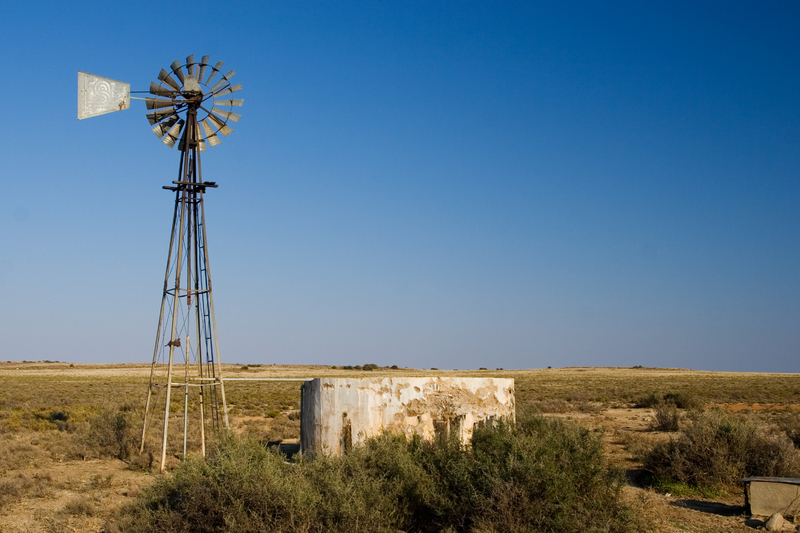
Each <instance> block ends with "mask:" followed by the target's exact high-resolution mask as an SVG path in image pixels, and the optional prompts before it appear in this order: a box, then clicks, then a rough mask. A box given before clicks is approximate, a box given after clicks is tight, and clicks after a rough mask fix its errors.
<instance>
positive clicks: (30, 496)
mask: <svg viewBox="0 0 800 533" xmlns="http://www.w3.org/2000/svg"><path fill="white" fill-rule="evenodd" d="M623 370H624V371H623ZM149 372H150V365H77V364H75V365H70V364H68V363H21V362H6V363H0V382H2V383H0V386H2V385H3V383H5V384H6V388H7V387H8V386H9V385H13V384H14V383H17V382H21V381H24V382H25V383H26V387H29V384H30V383H39V384H43V383H47V384H48V385H47V386H48V387H50V389H47V390H57V389H58V387H59V384H60V383H67V382H68V383H69V384H70V386H72V387H76V386H78V385H76V384H84V385H85V387H87V388H88V392H87V394H88V395H89V396H88V398H89V399H88V400H82V401H86V402H91V401H97V402H103V401H105V400H107V398H104V397H103V396H102V395H98V394H99V393H96V392H95V391H98V390H100V388H99V386H100V384H102V383H105V382H108V381H109V380H110V381H111V382H114V383H128V382H130V383H131V384H132V386H133V387H134V390H141V394H142V399H143V398H144V394H145V391H146V388H145V387H146V383H147V378H148V375H149ZM637 372H638V373H637ZM382 373H387V375H398V376H399V375H422V374H425V375H431V374H433V375H436V374H446V375H453V374H458V375H481V376H488V375H500V376H502V377H514V378H515V379H516V380H517V407H518V410H519V409H520V408H523V407H524V406H525V405H528V404H535V403H536V402H539V403H540V404H541V405H543V404H544V403H545V402H553V401H559V402H562V404H563V405H564V406H565V408H564V409H562V410H563V411H564V412H559V413H555V414H550V415H547V416H558V417H561V418H565V419H569V420H573V421H575V422H577V423H579V424H582V425H584V426H586V427H588V428H590V429H591V430H592V431H595V432H596V433H597V434H598V435H599V436H600V437H601V438H602V442H603V444H604V447H605V450H606V452H607V455H608V457H609V460H610V461H611V462H613V463H614V464H616V465H619V466H621V467H623V468H624V469H626V471H627V472H628V473H629V479H630V482H629V485H628V486H627V487H626V489H625V492H624V498H625V499H626V501H628V502H629V503H630V504H631V505H632V506H633V507H634V508H635V509H636V512H637V513H639V514H640V515H641V516H642V518H643V523H646V524H649V527H648V530H650V531H656V532H670V533H671V532H697V533H700V532H703V533H705V532H723V531H728V532H750V531H755V530H756V529H758V528H763V522H762V521H761V520H759V518H763V517H755V518H751V517H747V516H745V515H744V514H743V508H742V506H743V504H744V495H743V493H741V492H737V493H733V494H729V495H725V496H719V497H715V498H713V499H711V500H706V499H703V498H699V497H698V498H685V497H677V496H673V495H671V494H660V493H657V492H655V491H653V490H650V489H647V488H642V487H641V486H639V485H638V483H637V472H638V471H639V469H640V468H641V464H640V461H639V459H638V456H639V454H640V453H641V452H642V450H644V449H646V448H647V446H649V445H651V444H652V443H654V442H656V441H659V440H665V439H669V438H674V437H675V435H676V434H668V433H662V432H654V431H651V429H650V422H651V419H652V416H653V414H652V411H651V410H649V409H634V408H632V400H631V398H630V397H629V396H630V394H631V393H635V392H637V391H639V390H641V391H647V390H681V389H687V388H692V387H697V386H698V383H703V384H704V385H703V386H704V387H705V389H704V390H707V391H711V392H709V393H708V394H709V396H708V397H706V398H705V401H706V402H707V403H708V404H710V405H716V406H722V407H723V408H729V409H731V410H737V411H741V410H746V409H749V410H751V411H758V410H764V409H786V408H787V407H788V408H791V409H795V410H797V409H800V405H798V404H799V403H800V402H798V401H797V397H798V395H799V394H800V393H798V392H797V389H798V387H797V385H798V384H800V380H799V379H798V377H799V376H798V375H796V374H794V375H791V374H790V375H774V374H772V375H770V374H762V375H754V374H733V373H709V372H694V371H686V370H676V369H642V370H641V371H635V370H631V369H548V370H531V371H525V370H523V371H483V372H479V371H427V370H415V369H398V370H392V371H389V370H388V369H386V372H384V369H381V370H379V371H376V372H370V373H369V374H368V375H369V376H377V375H381V374H382ZM324 375H361V374H358V373H354V372H352V371H347V372H344V371H342V370H341V369H333V368H331V367H320V366H299V365H298V366H278V365H250V366H245V365H226V366H225V376H259V377H315V376H324ZM759 376H760V377H759ZM759 379H762V380H763V381H764V383H770V384H771V386H772V390H785V391H787V392H785V394H784V396H780V397H776V395H775V394H773V395H772V396H771V397H764V396H758V395H756V397H755V398H756V399H761V400H766V401H764V402H762V403H759V402H753V401H752V399H753V398H752V397H744V396H743V395H745V392H737V391H740V390H741V391H746V390H747V389H748V388H750V387H752V386H753V383H756V386H759V385H758V383H759V381H758V380H759ZM25 380H28V381H25ZM31 380H32V381H31ZM114 380H122V381H117V382H115V381H114ZM754 380H755V381H754ZM643 383H644V385H643ZM632 384H635V385H632ZM659 384H661V385H659ZM776 384H777V385H776ZM250 386H251V387H252V386H253V385H250ZM637 387H638V389H637ZM658 387H661V388H660V389H659V388H658ZM665 387H666V388H665ZM295 388H297V389H299V383H293V384H292V385H291V388H290V389H288V390H289V392H283V393H282V394H285V395H287V396H286V398H282V399H281V402H280V403H278V404H276V405H278V406H279V407H278V409H279V410H281V411H283V412H284V413H285V412H288V411H287V410H286V409H287V408H289V409H294V407H295V403H296V400H295V399H293V396H292V394H294V392H293V391H294V389H295ZM112 389H113V387H112ZM631 389H635V390H633V391H632V390H631ZM791 389H794V392H793V391H792V390H791ZM81 390H83V389H81ZM231 390H232V392H231V396H232V399H233V400H234V401H239V402H240V405H244V404H245V401H244V399H242V400H237V397H236V394H235V389H234V387H231ZM575 391H579V392H575ZM587 391H588V392H587ZM726 391H727V392H726ZM731 391H733V392H731ZM104 394H106V395H108V394H113V392H112V393H107V392H106V393H104ZM93 395H94V396H93ZM296 396H297V399H298V400H299V393H298V394H297V395H296ZM92 398H94V399H93V400H92ZM736 398H741V401H736ZM31 401H32V400H31ZM60 401H61V402H62V403H63V402H64V400H63V399H61V400H60ZM28 403H30V402H27V401H26V402H23V407H24V405H27V404H28ZM281 403H282V404H285V405H281ZM4 409H12V407H11V403H9V401H8V400H6V401H5V403H0V415H3V416H6V415H8V413H5V414H4V413H3V410H4ZM19 409H21V408H20V407H19V406H17V405H16V404H14V406H13V410H17V411H18V410H19ZM259 409H261V407H258V406H256V408H250V409H243V408H242V409H239V410H236V409H233V416H232V420H231V423H232V426H233V427H234V428H238V431H246V430H249V431H253V430H255V431H259V432H268V431H269V430H270V426H271V424H273V422H274V419H273V418H270V417H266V416H260V414H259V413H258V410H259ZM11 419H13V417H11V418H8V417H7V416H6V420H11ZM0 439H4V440H3V442H5V443H6V449H8V450H23V449H24V450H28V451H26V452H25V453H28V456H29V457H30V459H29V460H28V461H26V462H24V463H23V464H20V465H10V466H7V467H6V468H5V469H4V470H0V533H39V532H47V533H50V532H56V531H59V532H60V531H72V532H81V533H84V532H85V533H89V532H101V531H105V526H104V524H106V522H107V520H108V519H109V518H111V517H112V516H113V515H114V513H115V511H116V510H117V509H118V508H119V507H120V506H121V505H124V504H125V503H126V502H128V501H131V500H132V499H133V498H135V497H136V495H137V494H139V492H140V491H141V490H142V488H143V487H146V486H147V485H149V484H150V483H152V482H153V481H154V480H155V479H156V478H157V477H158V475H159V474H156V473H154V472H152V471H145V470H142V469H141V466H140V467H139V468H133V467H131V466H130V465H129V464H127V463H125V462H123V461H119V460H117V459H113V460H107V459H105V460H98V459H94V460H63V459H59V458H58V455H57V454H52V453H49V452H48V450H47V449H46V448H47V446H50V444H48V442H50V441H48V440H46V439H43V437H42V434H41V433H37V432H35V431H25V430H21V429H19V430H15V429H13V427H12V426H11V425H9V424H6V425H5V426H0ZM31 450H32V451H31ZM26 457H27V456H26ZM166 475H168V474H166ZM23 489H24V495H22V496H21V497H18V496H19V494H22V493H19V494H15V491H21V490H23Z"/></svg>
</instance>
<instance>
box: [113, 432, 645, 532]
mask: <svg viewBox="0 0 800 533" xmlns="http://www.w3.org/2000/svg"><path fill="white" fill-rule="evenodd" d="M623 484H624V475H623V474H622V472H621V471H619V470H617V469H614V468H610V467H609V466H608V465H607V464H606V461H605V458H604V456H603V453H602V450H601V446H600V443H599V441H598V439H597V438H596V437H595V436H594V435H592V434H591V433H590V432H589V431H587V430H585V429H583V428H580V427H578V426H575V425H572V424H567V423H563V422H560V421H556V420H548V419H542V418H530V419H527V420H524V421H522V422H521V424H520V425H519V426H518V427H516V428H515V427H512V426H509V425H506V424H502V423H501V424H498V425H497V426H492V427H484V428H479V429H477V430H476V431H475V434H474V436H473V443H472V446H471V447H469V448H467V449H464V448H463V447H462V446H460V444H459V443H458V442H457V441H454V440H445V441H443V442H436V443H430V442H425V441H422V440H421V439H419V438H416V439H413V440H411V441H407V440H406V439H405V437H403V436H397V435H391V434H383V435H380V436H378V437H376V438H373V439H369V440H367V442H366V443H365V444H364V445H363V446H357V447H355V448H353V450H352V451H351V453H349V454H348V455H346V456H344V457H340V458H325V457H319V458H317V459H316V460H314V461H308V460H302V459H301V460H300V461H299V462H298V463H295V464H290V463H287V462H286V461H285V459H284V457H283V456H281V455H279V454H278V453H277V452H275V451H270V450H267V449H265V448H264V446H263V445H262V444H260V443H259V442H257V441H254V440H247V439H239V438H234V437H227V438H225V439H223V440H222V441H221V442H220V443H219V444H218V446H217V447H216V448H215V449H214V450H213V451H212V452H211V453H210V455H209V458H208V459H207V460H203V459H201V458H190V459H188V460H186V461H185V462H183V463H181V464H180V465H179V466H178V467H177V468H176V469H175V470H174V471H173V473H172V474H171V475H170V476H168V477H163V478H160V479H159V480H158V481H157V482H156V483H155V484H154V485H153V486H151V487H150V488H149V489H147V490H145V491H144V492H143V493H142V495H141V496H140V498H139V499H138V501H137V502H136V503H135V504H133V505H132V506H130V507H128V508H126V509H124V510H123V511H122V512H121V514H120V516H119V522H118V524H117V526H118V527H119V530H120V531H122V532H125V533H144V532H155V531H158V532H165V533H178V532H187V533H188V532H190V531H191V532H197V533H205V532H207V533H211V532H215V533H217V532H234V531H235V532H237V533H248V532H261V531H271V532H287V533H288V532H300V531H302V532H307V533H313V532H323V531H324V532H340V531H341V532H344V531H347V532H356V533H358V532H365V533H366V532H369V533H381V532H392V533H394V532H396V531H398V530H402V531H408V532H425V533H427V532H434V531H435V532H441V531H453V532H456V531H458V532H462V531H463V532H469V531H473V532H476V533H477V532H489V531H503V532H508V533H523V532H534V531H553V532H573V531H574V532H578V531H581V532H583V531H604V532H625V531H630V530H632V526H631V523H630V521H629V520H630V519H629V514H628V509H627V507H625V506H624V505H622V504H621V503H620V500H619V496H620V491H621V488H622V486H623Z"/></svg>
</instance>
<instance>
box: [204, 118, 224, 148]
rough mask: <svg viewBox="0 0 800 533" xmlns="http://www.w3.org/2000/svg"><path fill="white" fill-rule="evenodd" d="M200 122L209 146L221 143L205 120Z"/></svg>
mask: <svg viewBox="0 0 800 533" xmlns="http://www.w3.org/2000/svg"><path fill="white" fill-rule="evenodd" d="M201 124H202V125H203V131H204V132H205V134H206V139H208V144H209V145H210V146H216V145H218V144H220V143H222V141H220V140H219V137H217V134H216V133H214V128H212V127H211V126H209V125H208V122H207V121H205V120H204V121H202V122H201Z"/></svg>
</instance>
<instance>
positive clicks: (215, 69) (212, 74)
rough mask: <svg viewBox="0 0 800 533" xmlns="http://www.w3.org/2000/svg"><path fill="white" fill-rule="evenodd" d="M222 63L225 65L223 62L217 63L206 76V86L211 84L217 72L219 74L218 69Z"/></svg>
mask: <svg viewBox="0 0 800 533" xmlns="http://www.w3.org/2000/svg"><path fill="white" fill-rule="evenodd" d="M224 63H225V62H224V61H217V64H216V65H214V66H213V67H212V69H211V74H209V75H208V79H207V80H206V85H208V84H209V83H211V80H213V79H214V76H216V75H217V72H219V69H221V68H222V65H223V64H224Z"/></svg>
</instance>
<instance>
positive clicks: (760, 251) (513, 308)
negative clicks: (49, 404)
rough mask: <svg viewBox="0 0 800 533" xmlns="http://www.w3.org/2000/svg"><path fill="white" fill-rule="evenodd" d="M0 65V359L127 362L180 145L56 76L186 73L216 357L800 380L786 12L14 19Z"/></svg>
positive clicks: (368, 7) (233, 13)
mask: <svg viewBox="0 0 800 533" xmlns="http://www.w3.org/2000/svg"><path fill="white" fill-rule="evenodd" d="M0 50H2V55H1V57H2V59H3V62H2V65H3V77H4V83H3V84H2V89H0V94H2V101H3V105H4V107H5V112H4V115H3V116H4V118H3V121H2V122H3V124H4V126H5V127H4V132H3V133H2V143H0V161H2V171H0V172H1V174H0V176H1V178H0V183H2V194H1V195H0V337H1V340H0V360H41V359H50V360H60V361H73V362H117V361H126V362H135V361H141V362H147V361H149V360H150V358H151V357H152V343H153V338H154V336H155V328H156V323H157V319H158V309H159V304H160V298H161V284H162V282H163V269H164V262H165V260H166V252H167V245H168V238H169V227H170V223H171V215H172V212H171V210H172V202H173V198H172V196H171V194H170V193H168V192H166V191H163V190H161V186H162V185H165V184H168V183H169V182H171V181H172V180H173V179H174V176H175V174H176V173H177V167H178V152H177V150H170V149H168V148H166V147H165V146H163V145H162V144H160V143H159V142H158V139H156V138H155V136H154V135H153V134H152V133H151V131H150V126H149V124H148V123H147V121H146V119H145V117H144V114H145V109H144V106H143V105H141V102H134V103H133V106H132V108H131V109H130V110H128V111H125V112H120V113H113V114H110V115H105V116H102V117H97V118H92V119H89V120H83V121H80V122H79V121H78V120H77V119H76V78H77V71H78V70H83V71H87V72H91V73H94V74H98V75H102V76H107V77H110V78H114V79H118V80H123V81H128V82H130V83H131V85H132V89H134V90H136V89H139V90H145V89H147V88H148V86H149V82H150V81H151V80H155V79H156V76H157V74H158V72H159V70H160V69H161V68H165V67H167V66H168V65H169V64H170V63H171V62H172V61H173V60H174V59H176V58H178V59H181V60H184V59H185V57H186V56H187V55H188V54H195V56H196V57H198V58H199V57H200V56H202V55H205V54H209V55H211V59H212V60H214V61H216V60H224V61H225V62H226V67H230V68H232V69H235V70H236V71H237V74H236V78H235V79H236V81H237V82H240V83H242V84H243V85H244V90H243V91H242V92H241V93H238V94H240V95H241V98H244V100H245V104H244V107H243V108H242V114H243V118H242V120H241V121H240V122H239V123H238V124H237V125H235V128H234V129H235V132H234V133H233V134H232V135H231V136H229V137H227V138H225V139H223V144H222V145H221V146H219V147H216V148H213V149H212V150H210V151H209V152H206V153H205V154H204V157H203V169H204V177H205V179H207V180H212V181H216V182H218V183H219V184H220V187H219V189H216V190H213V191H211V192H210V193H209V194H208V195H207V198H206V213H207V223H208V232H209V249H210V253H211V269H212V274H213V283H214V295H215V304H216V311H217V324H218V331H219V343H220V355H221V357H222V360H223V361H226V362H241V363H319V364H363V363H367V362H373V363H377V364H385V365H391V364H398V365H400V366H414V367H432V366H436V367H439V368H459V369H466V368H477V367H480V366H485V367H491V368H494V367H504V368H536V367H546V366H553V367H559V366H574V365H597V366H632V365H644V366H670V367H688V368H696V369H709V370H748V371H757V370H763V371H777V372H798V371H799V370H800V368H798V360H800V357H798V356H800V71H799V70H798V66H800V3H797V2H786V1H780V2H716V3H711V2H661V3H654V2H634V1H631V2H543V3H538V4H537V3H532V2H519V3H513V2H430V1H425V2H389V1H387V2H358V3H356V2H305V3H302V2H288V1H286V2H277V1H276V2H255V1H254V2H227V3H225V2H223V3H220V2H206V1H199V2H186V3H181V2H174V3H172V4H136V3H134V4H115V3H110V2H80V3H68V2H36V1H32V2H14V3H13V4H10V3H9V5H4V8H3V15H2V18H0Z"/></svg>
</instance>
